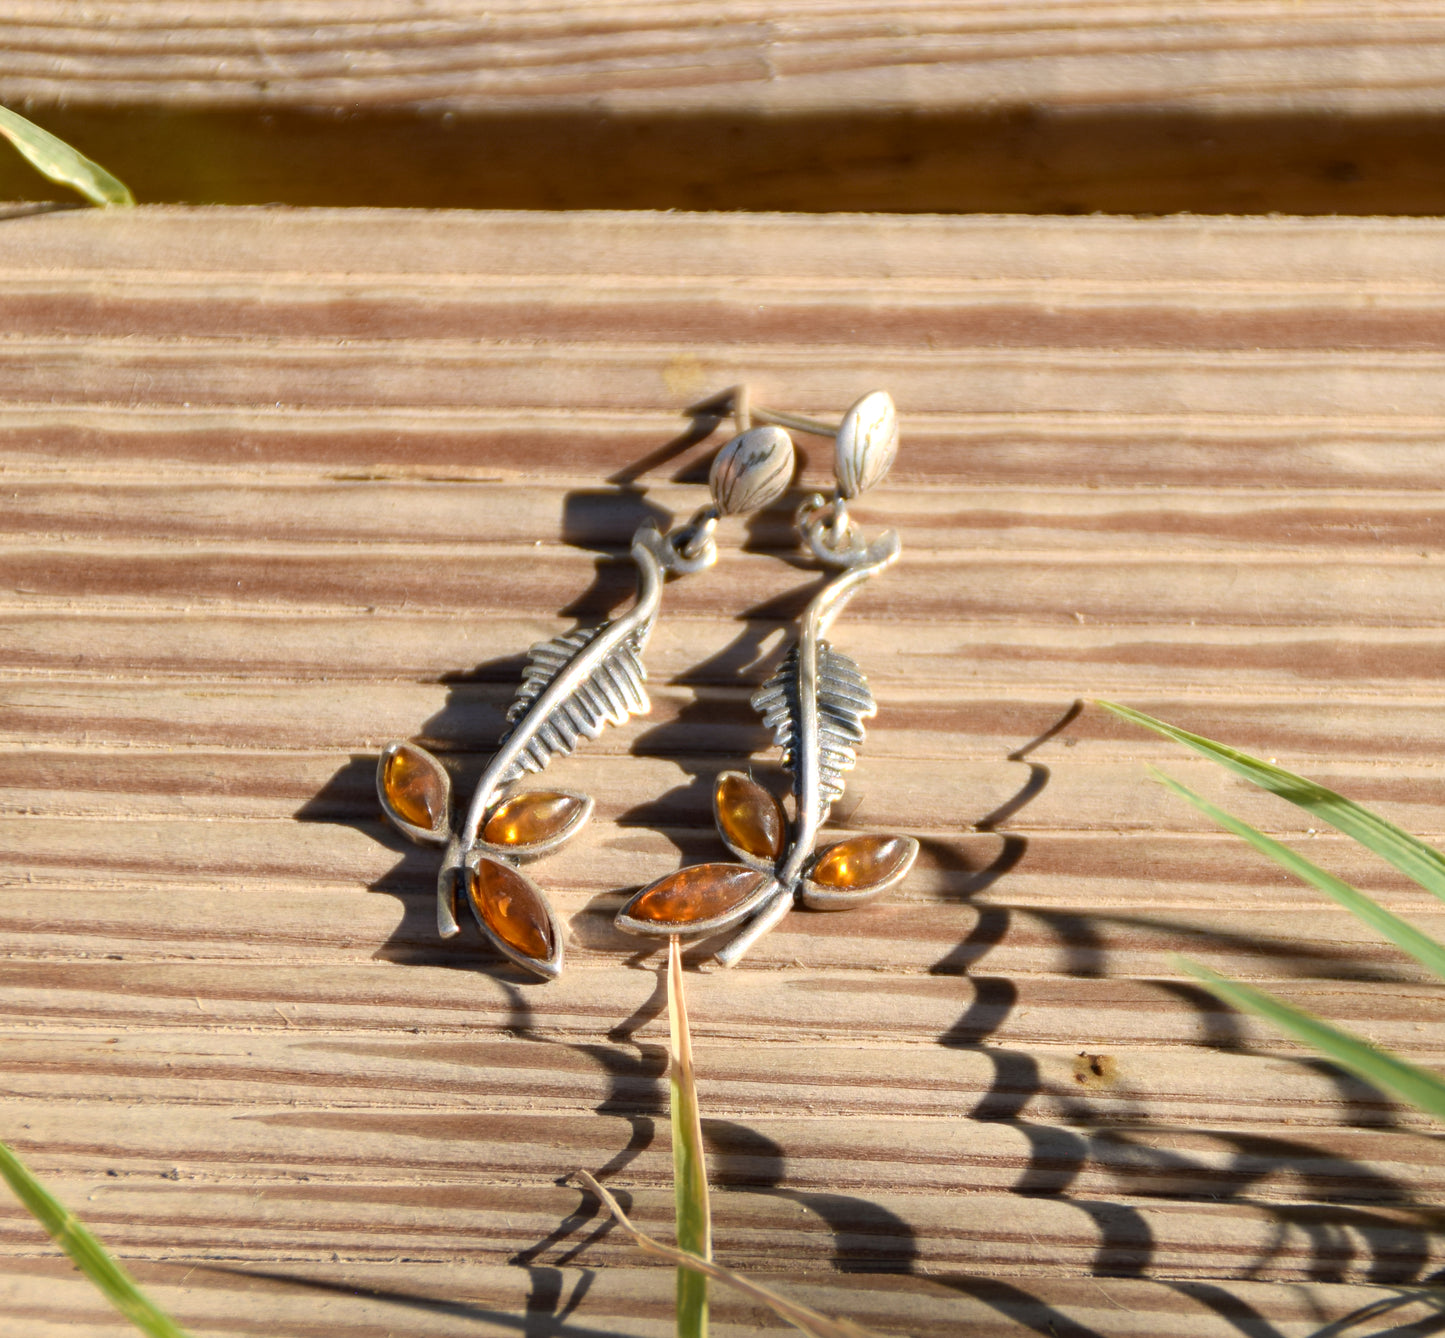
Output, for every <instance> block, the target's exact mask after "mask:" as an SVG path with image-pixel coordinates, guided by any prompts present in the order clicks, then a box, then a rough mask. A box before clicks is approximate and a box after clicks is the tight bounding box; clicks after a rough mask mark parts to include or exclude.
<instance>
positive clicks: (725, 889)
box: [616, 390, 918, 966]
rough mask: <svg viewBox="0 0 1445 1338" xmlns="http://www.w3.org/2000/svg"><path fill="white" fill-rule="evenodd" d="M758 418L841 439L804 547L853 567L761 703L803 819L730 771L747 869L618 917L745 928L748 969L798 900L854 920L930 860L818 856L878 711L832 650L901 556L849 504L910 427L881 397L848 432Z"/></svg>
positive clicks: (738, 940) (681, 876)
mask: <svg viewBox="0 0 1445 1338" xmlns="http://www.w3.org/2000/svg"><path fill="white" fill-rule="evenodd" d="M753 416H754V417H755V418H758V419H763V420H765V421H769V422H772V423H774V424H776V425H782V426H787V427H791V428H793V429H795V430H797V431H802V432H810V433H818V434H821V435H826V436H831V437H834V438H835V443H836V444H835V456H834V473H835V475H836V479H837V487H836V489H835V490H834V493H833V496H832V497H831V498H828V499H824V498H823V497H820V496H814V497H811V498H809V499H808V500H807V501H806V502H804V503H803V505H802V506H801V507H800V508H799V510H798V516H797V526H798V532H799V536H800V538H801V539H802V540H803V542H804V543H805V544H806V545H807V546H808V548H809V549H810V550H811V551H812V553H813V555H814V556H815V557H816V558H818V560H819V561H820V562H822V563H823V564H824V565H825V566H826V567H830V568H836V569H839V574H838V575H837V576H836V577H835V578H834V579H833V580H831V581H830V582H829V583H828V584H827V585H826V586H825V587H824V588H823V589H822V591H821V592H820V593H819V594H818V595H817V596H816V597H815V598H814V600H813V602H812V603H811V604H809V606H808V609H807V612H806V613H804V615H803V620H802V625H801V627H800V628H799V632H798V639H797V641H796V643H795V644H794V645H793V646H792V648H791V649H790V650H789V651H788V654H787V655H786V656H785V657H784V659H783V662H782V664H781V665H780V666H779V667H778V670H777V672H776V673H774V674H773V676H772V677H771V678H769V679H768V681H767V682H766V683H764V684H763V686H762V687H761V688H760V689H759V690H758V691H757V692H756V693H755V694H754V695H753V698H752V705H753V709H754V710H755V711H757V712H758V714H759V715H761V716H762V718H763V723H764V724H765V725H767V726H768V728H769V729H771V730H772V731H773V739H774V742H775V743H776V744H777V746H778V747H780V748H781V749H782V750H783V757H782V764H783V768H784V769H785V770H786V771H788V772H789V773H791V775H792V787H791V788H792V795H793V818H792V821H791V823H790V822H789V821H788V818H787V815H786V813H785V811H784V809H783V806H782V804H781V803H780V802H779V801H778V799H777V798H776V797H775V796H774V795H773V794H772V793H771V792H770V791H769V790H767V789H766V788H765V787H764V786H762V785H760V784H759V783H758V782H757V781H755V780H753V779H752V778H751V777H749V776H746V775H744V774H743V773H742V772H739V771H725V772H723V773H722V775H721V776H719V777H718V779H717V784H716V787H715V789H714V792H713V815H714V817H715V819H716V821H717V827H718V831H719V833H720V834H721V836H722V839H723V841H724V843H725V844H726V845H727V846H728V848H729V849H730V850H731V851H732V852H733V854H734V855H736V856H737V857H738V859H739V860H740V861H741V863H739V864H724V863H719V864H699V865H694V866H692V867H691V868H687V869H681V870H679V871H678V872H677V873H673V874H669V875H668V876H667V877H665V878H661V879H659V880H658V881H657V882H655V883H652V884H650V885H649V886H647V887H645V888H643V889H642V890H641V891H640V892H638V893H637V894H636V895H634V896H633V897H632V898H630V899H629V900H628V902H627V904H626V905H625V906H623V908H622V910H621V911H619V912H618V914H617V920H616V923H617V926H618V928H620V929H623V930H626V931H627V932H628V933H633V934H694V935H696V934H713V933H719V932H722V931H724V930H728V929H731V928H734V927H735V926H739V925H741V926H742V927H741V929H740V930H739V932H738V933H737V934H735V935H734V937H733V938H732V939H731V940H730V941H729V942H728V943H727V944H725V945H724V946H723V947H722V948H721V949H720V950H719V951H718V952H717V954H716V958H717V960H718V961H719V962H720V963H721V964H722V965H723V966H733V965H735V964H736V963H737V962H738V961H739V960H740V959H741V958H742V956H743V954H744V953H745V952H747V950H748V949H749V948H750V947H751V946H752V945H753V944H754V943H755V942H757V940H758V939H759V938H761V937H762V935H763V934H765V933H767V932H768V930H770V929H771V928H773V926H774V925H776V924H777V923H778V922H779V921H780V920H781V919H782V918H783V917H784V916H785V915H786V914H787V913H788V912H789V911H790V910H791V909H792V907H793V905H794V903H795V902H801V903H802V904H803V905H804V906H807V907H810V908H812V909H814V910H846V909H848V908H850V907H852V906H857V905H860V904H861V903H863V902H865V901H868V900H870V899H871V898H873V897H876V896H877V895H878V894H879V893H880V892H882V891H884V890H885V889H886V888H889V887H892V886H893V885H894V884H896V883H898V882H899V881H900V880H901V879H902V878H904V877H905V876H906V875H907V873H908V871H909V869H910V868H912V867H913V861H914V860H915V859H916V858H917V856H918V842H917V841H916V840H914V838H913V837H911V836H853V837H849V838H848V839H846V840H843V841H839V842H836V843H834V844H832V845H829V846H827V847H825V848H824V849H823V850H821V851H816V852H815V847H816V844H817V840H818V834H819V832H820V831H821V829H822V827H823V824H824V823H825V822H826V821H827V818H828V812H829V809H830V808H831V807H832V805H833V803H834V801H835V800H837V799H838V798H839V797H840V796H841V795H842V793H843V776H844V773H845V772H847V771H848V770H850V769H851V768H852V767H853V765H854V764H855V762H856V761H857V754H856V751H855V750H856V748H857V746H858V745H859V744H860V743H861V742H862V741H863V721H864V720H865V719H868V718H869V717H871V716H873V715H874V714H875V713H876V710H877V707H876V706H875V704H874V701H873V696H872V694H871V693H870V692H869V690H868V684H867V681H866V680H865V679H864V677H863V675H862V673H860V672H859V669H858V666H857V665H856V664H854V662H853V661H852V660H851V659H849V658H848V656H846V655H844V654H843V653H842V652H841V651H838V650H835V649H833V647H832V646H831V645H829V643H828V642H827V641H825V640H824V639H823V638H824V637H825V636H826V635H827V632H828V629H829V628H830V627H831V626H832V624H833V621H834V619H836V618H837V616H838V615H839V614H840V613H841V612H842V611H843V607H844V606H845V605H846V604H847V603H848V601H849V600H850V599H852V598H853V596H854V595H855V594H856V593H857V592H858V590H859V589H860V588H861V587H862V585H863V584H864V583H865V582H866V581H869V580H871V579H872V578H873V577H874V576H876V575H877V574H878V573H879V572H881V571H883V570H884V569H885V568H887V567H889V566H891V565H892V564H893V563H894V562H895V561H896V560H897V558H898V554H899V548H900V546H899V542H898V536H897V534H895V533H894V532H893V531H892V530H889V531H887V532H886V533H885V534H883V535H882V536H880V537H879V538H878V539H876V540H874V541H873V542H872V543H871V544H870V543H867V542H865V540H864V538H863V536H862V535H861V534H860V533H859V532H858V530H857V528H856V526H855V525H854V524H853V522H852V521H851V520H850V519H849V517H848V503H849V501H851V500H852V499H853V498H855V497H857V496H858V495H859V494H860V493H861V492H863V491H864V490H865V489H866V488H870V487H872V486H873V485H874V484H876V483H878V482H880V481H881V480H882V478H883V476H884V475H885V474H887V472H888V469H889V466H891V465H892V463H893V458H894V456H895V455H896V454H897V451H898V417H897V413H896V411H895V409H894V406H893V401H892V399H891V398H890V397H889V396H888V395H887V394H886V393H885V392H884V391H881V390H875V391H873V392H872V393H870V394H868V395H865V396H863V398H862V399H860V400H859V401H858V402H857V403H856V404H854V405H853V406H852V408H850V409H849V410H848V412H847V413H846V414H845V415H844V416H843V422H842V424H841V426H839V427H838V428H837V429H833V428H830V427H828V426H826V425H825V424H822V423H817V422H814V421H813V420H812V419H807V418H799V417H796V416H794V415H791V414H781V413H772V412H770V411H766V410H761V409H756V410H754V411H753Z"/></svg>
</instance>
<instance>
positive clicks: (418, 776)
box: [382, 743, 447, 831]
mask: <svg viewBox="0 0 1445 1338" xmlns="http://www.w3.org/2000/svg"><path fill="white" fill-rule="evenodd" d="M382 785H383V786H384V787H385V789H386V798H387V801H388V802H389V803H390V804H391V806H392V808H394V809H395V810H396V811H397V812H398V813H399V814H401V816H402V817H403V818H405V819H406V820H407V821H408V822H409V823H411V825H412V826H413V827H425V828H426V829H427V830H428V831H436V830H437V828H439V827H441V826H442V825H443V824H444V823H445V822H446V820H447V779H446V773H445V772H443V771H442V769H441V764H440V763H439V762H438V761H437V760H436V758H434V757H432V755H431V754H430V753H425V752H423V751H422V750H421V749H420V748H414V747H412V745H411V744H409V743H404V744H402V745H401V746H400V747H399V748H398V749H397V750H396V751H395V752H394V753H392V755H391V756H390V757H388V758H387V759H386V768H385V770H384V772H383V773H382Z"/></svg>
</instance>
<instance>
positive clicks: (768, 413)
mask: <svg viewBox="0 0 1445 1338" xmlns="http://www.w3.org/2000/svg"><path fill="white" fill-rule="evenodd" d="M751 407H752V416H753V418H754V419H756V420H757V421H758V422H760V423H772V424H773V425H774V426H775V427H790V428H792V429H793V431H794V432H806V433H807V434H808V435H809V436H811V437H836V436H837V435H838V429H837V428H836V427H833V426H830V425H829V424H827V423H825V422H822V421H821V420H820V419H817V418H805V417H803V415H802V414H796V413H779V412H777V411H775V410H773V409H761V408H759V407H758V406H756V405H753V406H751Z"/></svg>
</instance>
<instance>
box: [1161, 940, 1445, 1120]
mask: <svg viewBox="0 0 1445 1338" xmlns="http://www.w3.org/2000/svg"><path fill="white" fill-rule="evenodd" d="M1174 960H1175V961H1176V962H1177V963H1178V965H1179V966H1180V967H1181V968H1182V969H1183V970H1185V971H1188V972H1189V974H1190V975H1191V976H1193V977H1194V978H1195V979H1196V980H1199V981H1201V982H1202V983H1203V984H1205V985H1207V986H1208V987H1209V989H1210V990H1212V991H1213V992H1214V993H1215V994H1216V995H1218V996H1219V998H1221V999H1223V1000H1224V1002H1225V1003H1227V1004H1232V1005H1233V1006H1234V1007H1235V1008H1239V1009H1242V1010H1243V1011H1245V1012H1247V1013H1254V1014H1255V1015H1256V1016H1258V1017H1262V1018H1265V1019H1266V1020H1267V1021H1269V1022H1273V1023H1274V1025H1275V1026H1277V1027H1278V1028H1279V1029H1280V1030H1281V1031H1285V1032H1288V1033H1289V1034H1290V1035H1291V1036H1293V1037H1294V1038H1295V1039H1296V1040H1298V1041H1303V1042H1304V1043H1305V1044H1306V1045H1308V1046H1311V1047H1313V1048H1314V1049H1316V1050H1318V1051H1319V1052H1320V1053H1321V1054H1322V1055H1324V1056H1325V1057H1326V1058H1327V1059H1332V1060H1333V1061H1334V1062H1335V1063H1336V1064H1338V1065H1339V1066H1340V1067H1341V1068H1344V1069H1349V1071H1350V1072H1351V1073H1353V1074H1356V1075H1357V1076H1358V1077H1361V1078H1363V1079H1364V1080H1365V1081H1366V1082H1367V1083H1369V1084H1370V1085H1371V1086H1373V1087H1378V1088H1379V1089H1380V1090H1381V1091H1383V1092H1388V1093H1390V1094H1391V1095H1393V1096H1397V1097H1399V1098H1400V1099H1401V1100H1402V1101H1408V1102H1409V1103H1410V1104H1411V1105H1412V1106H1418V1107H1419V1108H1420V1109H1421V1110H1423V1111H1427V1112H1428V1113H1429V1114H1431V1115H1434V1116H1435V1117H1436V1118H1438V1119H1445V1080H1442V1079H1441V1078H1440V1077H1438V1076H1437V1075H1436V1074H1433V1073H1431V1072H1430V1071H1429V1070H1427V1069H1422V1068H1419V1067H1417V1066H1416V1065H1414V1064H1411V1063H1408V1062H1407V1061H1406V1060H1403V1059H1401V1058H1400V1057H1399V1056H1398V1055H1392V1054H1391V1053H1390V1052H1389V1051H1388V1050H1381V1049H1380V1048H1379V1046H1376V1045H1371V1044H1370V1042H1369V1041H1367V1040H1364V1039H1363V1038H1361V1037H1359V1036H1355V1035H1352V1034H1351V1033H1350V1032H1348V1031H1341V1030H1340V1028H1338V1027H1333V1026H1331V1025H1330V1024H1329V1023H1328V1022H1324V1021H1322V1020H1321V1019H1320V1018H1317V1017H1315V1016H1314V1014H1313V1013H1306V1012H1305V1011H1304V1010H1303V1009H1301V1008H1296V1007H1295V1006H1294V1005H1293V1004H1287V1003H1285V1001H1284V1000H1283V999H1277V998H1275V996H1274V995H1272V994H1266V993H1265V992H1264V991H1263V990H1257V989H1254V988H1253V987H1251V986H1249V985H1241V984H1240V983H1239V982H1238V981H1236V980H1230V979H1229V977H1228V976H1221V975H1220V974H1219V973H1218V972H1215V971H1211V970H1210V969H1209V968H1208V967H1207V966H1200V965H1199V964H1198V963H1197V962H1191V961H1189V960H1188V959H1187V958H1184V957H1176V958H1175V959H1174Z"/></svg>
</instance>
